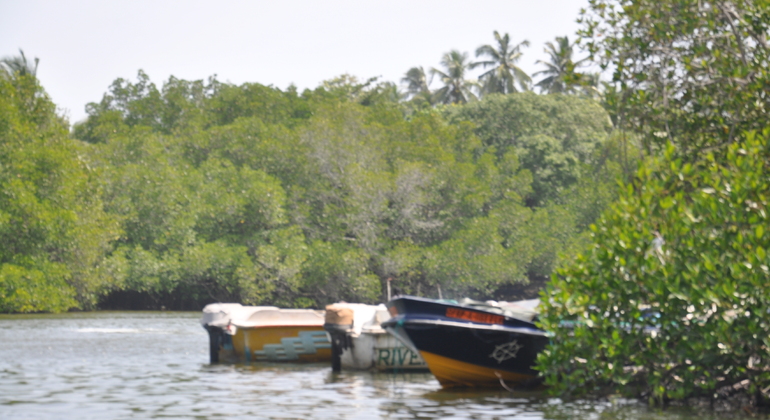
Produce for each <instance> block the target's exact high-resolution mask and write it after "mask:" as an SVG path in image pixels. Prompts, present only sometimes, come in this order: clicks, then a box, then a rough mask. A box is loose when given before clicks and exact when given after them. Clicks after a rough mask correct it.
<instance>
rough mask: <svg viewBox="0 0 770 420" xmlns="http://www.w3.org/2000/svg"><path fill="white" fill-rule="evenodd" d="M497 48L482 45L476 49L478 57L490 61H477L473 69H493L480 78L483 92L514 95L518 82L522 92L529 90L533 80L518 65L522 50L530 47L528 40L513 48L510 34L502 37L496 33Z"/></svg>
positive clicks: (472, 66)
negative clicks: (486, 58) (484, 57)
mask: <svg viewBox="0 0 770 420" xmlns="http://www.w3.org/2000/svg"><path fill="white" fill-rule="evenodd" d="M494 35H495V40H496V41H497V47H493V46H491V45H482V46H480V47H479V48H477V49H476V57H480V56H486V57H488V58H489V59H488V60H484V61H477V62H475V63H473V64H471V68H476V67H479V66H482V67H483V68H487V67H490V66H491V67H492V68H491V69H490V70H488V71H486V72H485V73H484V74H482V75H481V76H479V80H480V81H483V88H482V92H484V93H513V92H516V91H517V89H516V82H518V84H519V88H520V89H521V90H522V91H526V90H529V84H530V83H531V82H532V79H531V78H530V77H529V76H528V75H527V73H525V72H524V70H522V69H521V68H520V67H518V66H517V65H516V63H517V62H518V61H519V60H520V59H521V55H522V52H521V49H522V48H523V47H528V46H529V41H527V40H526V39H525V40H524V41H522V42H520V43H518V44H517V45H516V46H514V47H511V40H510V38H509V37H508V34H505V35H504V36H500V34H499V33H498V32H497V31H494Z"/></svg>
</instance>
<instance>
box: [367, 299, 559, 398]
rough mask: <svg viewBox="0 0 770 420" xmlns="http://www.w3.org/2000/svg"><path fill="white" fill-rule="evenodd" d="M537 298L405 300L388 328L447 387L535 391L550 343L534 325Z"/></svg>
mask: <svg viewBox="0 0 770 420" xmlns="http://www.w3.org/2000/svg"><path fill="white" fill-rule="evenodd" d="M538 303H539V301H538V300H537V299H533V300H527V301H519V302H486V303H485V302H476V301H471V300H466V301H464V302H455V301H446V300H434V299H425V298H420V297H413V296H401V297H396V298H394V299H392V300H390V301H389V302H388V303H387V304H386V306H387V308H388V311H389V312H390V314H391V315H392V318H390V319H389V320H387V321H385V322H383V324H382V326H383V328H385V330H387V331H388V332H389V333H391V334H392V335H394V336H395V337H397V338H398V339H399V340H401V341H402V342H403V343H404V344H405V345H406V346H407V347H409V348H410V349H412V350H413V351H415V352H419V354H420V355H421V356H422V358H423V359H424V360H425V362H426V363H427V365H428V368H429V369H430V371H431V373H432V374H433V375H434V376H435V377H436V379H438V381H439V383H440V384H441V385H442V387H454V386H500V385H503V386H504V387H506V388H508V387H511V386H519V387H522V388H523V387H527V388H529V387H535V386H537V385H538V383H539V382H540V380H539V378H538V372H537V371H536V370H535V369H534V365H535V360H536V358H537V355H538V353H540V352H541V351H542V350H543V349H544V348H545V346H546V344H548V341H549V338H548V337H547V335H546V332H545V331H543V330H541V329H540V328H538V327H537V326H536V325H535V324H534V320H535V317H536V315H537V305H538Z"/></svg>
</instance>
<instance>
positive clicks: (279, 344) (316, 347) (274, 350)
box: [201, 303, 331, 363]
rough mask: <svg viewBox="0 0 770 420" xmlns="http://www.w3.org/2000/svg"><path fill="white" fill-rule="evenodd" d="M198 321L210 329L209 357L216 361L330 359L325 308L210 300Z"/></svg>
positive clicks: (324, 360) (318, 360)
mask: <svg viewBox="0 0 770 420" xmlns="http://www.w3.org/2000/svg"><path fill="white" fill-rule="evenodd" d="M201 325H203V328H205V329H206V331H208V333H209V359H210V361H211V363H218V362H229V363H238V362H329V361H330V360H331V343H330V342H329V338H328V336H327V335H326V331H324V328H323V325H324V311H319V310H313V309H280V308H277V307H274V306H243V305H241V304H239V303H212V304H209V305H206V307H205V308H203V316H202V318H201Z"/></svg>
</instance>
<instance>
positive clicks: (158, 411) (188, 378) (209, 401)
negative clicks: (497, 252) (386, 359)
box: [0, 312, 737, 420]
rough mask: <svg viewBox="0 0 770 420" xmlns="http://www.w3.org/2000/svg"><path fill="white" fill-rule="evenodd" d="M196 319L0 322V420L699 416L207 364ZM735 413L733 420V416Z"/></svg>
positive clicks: (409, 377)
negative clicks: (52, 419)
mask: <svg viewBox="0 0 770 420" xmlns="http://www.w3.org/2000/svg"><path fill="white" fill-rule="evenodd" d="M198 317H199V314H198V313H163V312H106V313H80V314H64V315H26V316H0V418H2V419H27V418H30V419H39V418H55V419H79V420H80V419H88V418H110V419H144V418H161V417H162V418H178V419H190V418H227V419H240V418H243V419H254V418H276V419H290V418H330V417H333V418H335V419H384V418H419V419H432V418H442V419H444V418H447V419H503V418H505V419H509V418H516V419H553V420H557V419H574V418H581V419H615V418H618V419H628V420H631V419H635V420H638V419H662V420H663V419H665V420H669V419H670V420H674V419H695V418H698V419H703V420H706V419H709V418H723V417H720V416H718V415H714V414H712V413H698V412H696V411H692V410H690V411H687V410H667V411H663V412H661V411H655V410H648V409H647V408H646V407H645V406H643V405H638V404H636V403H634V402H628V401H613V402H595V401H590V402H585V401H573V402H565V401H561V400H558V399H554V398H549V397H547V396H545V395H544V394H542V393H537V392H530V393H509V392H507V391H503V390H442V389H441V388H440V386H439V384H438V382H437V381H436V380H435V379H434V378H433V377H432V376H431V375H430V374H428V373H396V374H375V373H368V372H358V373H355V372H342V373H336V374H335V373H332V372H331V369H330V368H329V366H327V365H324V364H310V365H298V364H294V365H292V364H289V365H286V364H269V363H260V364H244V365H209V364H208V363H207V362H208V347H207V336H206V333H205V331H204V330H203V329H202V328H201V327H200V326H199V324H198V321H197V320H198ZM736 418H737V417H736Z"/></svg>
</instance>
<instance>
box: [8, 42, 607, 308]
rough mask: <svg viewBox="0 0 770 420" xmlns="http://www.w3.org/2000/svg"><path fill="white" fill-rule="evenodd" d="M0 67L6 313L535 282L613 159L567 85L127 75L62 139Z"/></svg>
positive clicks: (509, 287) (577, 232)
mask: <svg viewBox="0 0 770 420" xmlns="http://www.w3.org/2000/svg"><path fill="white" fill-rule="evenodd" d="M498 38H499V39H498V40H499V41H501V42H502V41H505V42H507V35H506V36H505V38H501V37H498ZM486 47H487V49H481V50H482V52H483V51H487V50H488V49H491V48H492V47H491V46H486ZM487 52H488V51H487ZM6 63H9V64H12V65H13V66H6V67H7V68H8V71H7V72H6V75H5V77H3V78H2V86H3V89H4V92H7V94H4V95H2V99H0V101H2V103H3V106H4V108H5V109H7V111H4V112H3V116H4V118H5V119H6V120H7V121H8V122H7V123H6V124H4V125H3V126H2V129H3V142H4V146H5V147H6V148H7V150H8V152H7V153H6V154H4V155H3V158H2V159H3V161H2V167H3V168H4V173H3V176H4V178H3V191H4V192H5V193H6V197H7V198H6V201H5V202H3V204H2V206H1V207H0V209H2V211H3V215H4V220H5V221H7V222H6V223H3V224H2V225H0V226H2V229H3V233H2V234H3V237H4V238H12V241H16V242H19V243H20V245H19V246H17V247H10V246H9V247H6V248H5V249H4V251H5V253H4V254H3V256H2V259H0V264H1V265H2V267H3V269H2V273H3V275H2V277H0V282H1V283H0V285H2V286H1V287H0V310H2V311H4V312H25V311H60V310H67V309H73V308H81V309H91V308H97V307H103V308H105V307H107V308H121V307H122V308H159V307H161V306H165V307H166V308H187V309H199V308H200V307H201V306H202V305H204V304H205V303H208V302H213V301H235V302H243V303H247V304H275V305H280V306H290V307H322V306H323V305H325V304H327V303H331V302H334V301H339V300H346V301H354V302H380V301H382V300H383V299H385V296H384V290H385V289H386V288H385V287H384V286H385V282H388V281H390V282H392V283H391V284H392V286H393V288H394V289H395V291H396V292H398V293H409V294H416V295H425V296H434V297H438V296H439V295H443V296H444V297H449V296H451V297H462V296H465V295H471V296H476V297H479V298H482V297H489V296H496V297H506V296H507V297H515V296H524V295H529V296H534V295H536V294H537V292H538V290H539V289H540V288H541V287H542V285H543V283H544V282H545V281H546V280H547V279H548V277H549V276H550V273H551V272H552V270H553V269H554V267H555V266H556V265H557V264H558V263H559V261H560V259H561V258H571V257H572V256H574V255H575V254H576V252H577V250H579V249H581V248H582V247H584V246H585V244H586V243H587V242H586V239H587V234H586V232H587V229H588V225H589V224H590V223H591V222H592V221H593V220H594V219H595V218H596V216H597V215H598V214H599V212H600V211H601V210H602V209H603V208H605V207H606V206H607V205H608V203H609V202H611V200H612V199H613V197H614V194H615V193H614V190H615V179H616V177H617V175H618V173H619V172H620V171H621V164H620V163H619V162H618V159H619V156H620V155H619V154H618V153H617V149H618V147H617V146H613V144H614V140H613V139H614V137H613V138H611V137H610V132H611V129H612V127H611V123H610V118H609V117H608V114H607V112H606V111H605V110H604V109H603V108H602V107H601V106H600V104H599V103H598V102H596V101H594V100H592V99H590V98H588V97H585V96H582V95H562V94H555V95H537V94H535V93H532V92H523V93H521V92H519V93H515V94H506V93H507V92H502V93H498V92H496V91H495V90H494V87H493V86H488V87H487V88H485V89H484V90H483V91H482V90H478V91H476V93H475V94H474V96H473V98H475V99H477V97H476V96H475V95H482V94H483V96H484V97H483V100H481V101H479V100H473V101H471V102H468V103H467V104H465V105H463V104H461V103H453V102H462V101H452V100H448V99H446V98H447V96H446V95H447V93H446V89H444V93H442V89H443V88H440V89H438V90H437V91H434V92H430V91H427V92H423V93H426V94H425V95H422V96H413V95H409V97H408V98H411V100H407V99H408V98H404V97H402V95H401V94H400V93H399V92H398V90H397V89H396V87H395V85H393V84H392V83H387V82H381V83H378V82H376V80H369V81H366V82H363V83H359V82H358V81H357V80H356V79H355V78H352V77H349V76H342V77H340V78H337V79H334V80H330V81H327V82H324V83H323V84H322V85H321V86H320V87H319V88H317V89H315V90H312V91H311V90H306V91H304V92H302V93H300V92H297V91H296V90H295V89H293V88H289V89H287V90H286V91H282V90H280V89H276V88H273V87H269V86H263V85H259V84H252V83H247V84H243V85H240V86H237V85H232V84H227V83H221V82H219V81H218V80H216V79H215V78H211V79H209V80H206V81H202V80H198V81H186V80H179V79H176V78H174V77H171V78H170V79H169V80H167V81H166V82H165V83H163V85H162V86H161V87H157V86H156V85H155V84H154V83H153V82H152V81H151V80H150V78H149V76H147V75H146V74H145V73H143V72H141V71H140V72H139V74H138V77H137V80H136V81H130V80H124V79H118V80H116V81H115V82H114V83H113V84H112V85H111V86H110V88H109V90H108V92H107V93H106V94H105V95H104V97H103V98H102V100H101V101H100V102H97V103H92V104H89V105H88V108H87V111H88V115H89V116H88V118H87V120H85V121H83V122H82V123H79V124H76V125H75V126H74V127H73V129H72V132H71V135H70V136H69V137H68V133H67V125H66V123H65V122H64V121H62V120H61V119H60V118H59V117H57V116H56V114H55V112H54V105H53V104H52V103H51V102H50V100H49V99H48V98H47V96H46V95H45V91H44V90H43V88H42V87H41V86H39V85H38V84H37V80H36V79H35V77H34V69H32V68H31V66H30V65H29V63H26V58H24V57H23V56H22V57H20V58H18V57H17V58H16V59H7V60H6ZM471 64H472V63H467V64H466V66H467V67H470V66H471ZM434 70H435V69H434ZM435 71H438V70H435ZM485 74H486V73H485ZM495 74H497V76H495V77H498V79H500V78H504V77H505V72H504V71H503V72H500V71H499V72H497V73H495ZM489 77H491V76H489V74H487V75H486V76H482V80H487V79H488V78H489ZM498 79H495V80H498ZM500 80H502V79H500ZM498 81H499V80H498ZM448 83H450V84H451V83H453V82H452V81H448ZM407 85H408V83H407ZM505 85H506V84H505V83H503V84H502V85H500V86H505ZM407 88H408V86H407ZM450 96H451V95H450ZM441 98H444V99H441ZM439 99H441V100H439ZM442 102H446V103H447V104H448V105H444V104H442ZM30 103H34V104H36V105H35V108H34V109H33V108H30V106H29V104H30ZM433 104H435V106H433ZM17 127H18V128H17ZM6 133H7V134H6ZM49 144H50V145H53V146H55V147H51V146H49ZM25 153H26V154H25ZM49 154H55V156H49ZM15 168H24V169H25V170H24V171H21V170H20V169H19V170H17V169H15ZM17 184H18V185H17ZM17 189H18V190H19V193H18V194H15V193H14V194H13V195H11V194H12V192H14V191H16V190H17ZM21 197H24V199H21ZM6 215H7V216H6ZM9 240H10V239H9ZM11 243H13V242H11Z"/></svg>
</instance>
